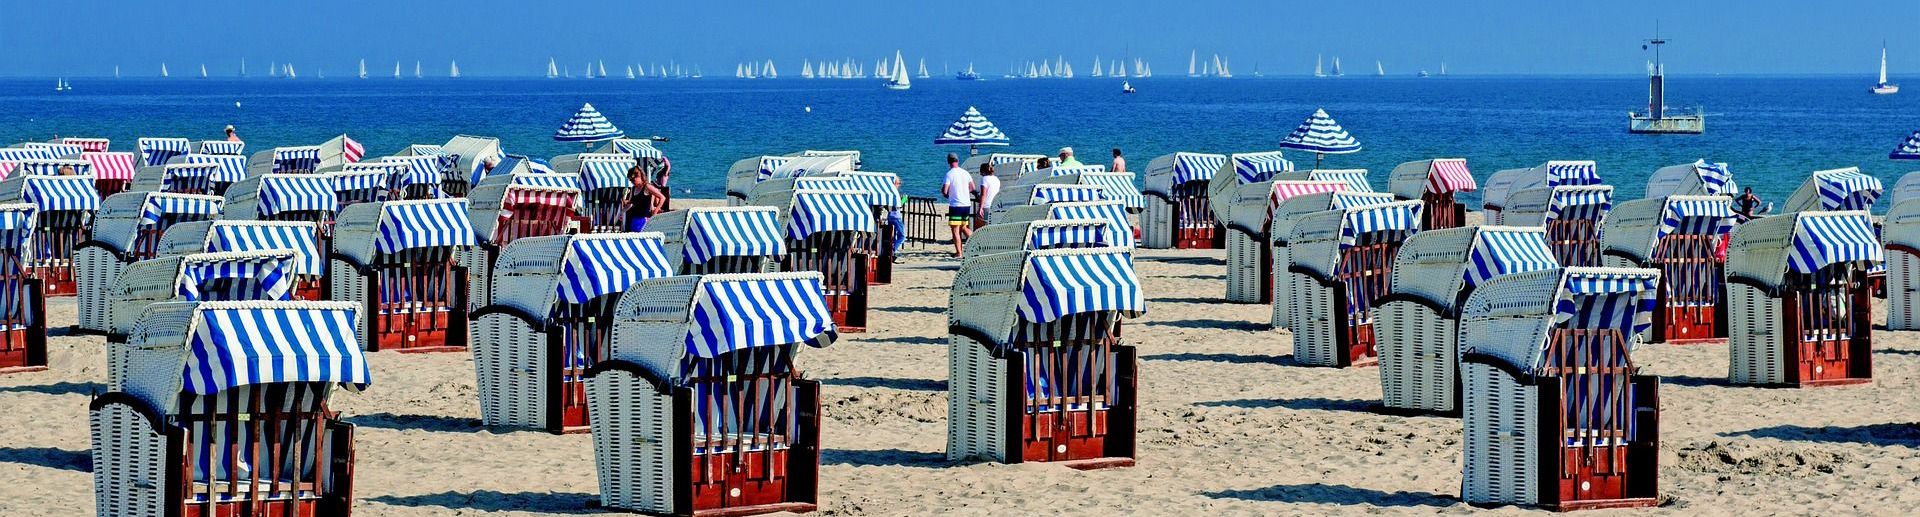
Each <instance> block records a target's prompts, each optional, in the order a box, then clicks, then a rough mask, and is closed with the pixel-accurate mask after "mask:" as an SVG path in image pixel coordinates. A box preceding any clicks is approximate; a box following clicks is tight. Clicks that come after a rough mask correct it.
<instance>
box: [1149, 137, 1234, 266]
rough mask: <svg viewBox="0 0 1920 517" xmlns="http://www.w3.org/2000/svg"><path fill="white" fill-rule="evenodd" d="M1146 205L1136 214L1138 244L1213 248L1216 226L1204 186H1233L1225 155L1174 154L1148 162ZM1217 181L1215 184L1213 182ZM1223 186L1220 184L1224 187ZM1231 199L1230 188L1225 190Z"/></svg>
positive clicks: (1217, 236) (1217, 227) (1156, 246)
mask: <svg viewBox="0 0 1920 517" xmlns="http://www.w3.org/2000/svg"><path fill="white" fill-rule="evenodd" d="M1146 170H1147V172H1146V188H1143V189H1141V193H1142V194H1145V195H1146V199H1145V203H1146V206H1145V207H1144V209H1143V210H1141V212H1140V245H1141V247H1145V248H1152V249H1168V248H1179V249H1213V248H1218V247H1220V244H1217V243H1216V241H1217V240H1218V239H1220V238H1221V237H1223V236H1221V235H1219V234H1220V230H1219V226H1220V224H1219V223H1218V222H1217V221H1216V220H1215V219H1214V217H1213V211H1212V210H1211V209H1210V207H1209V201H1208V200H1209V199H1210V198H1211V196H1210V194H1211V193H1212V192H1211V191H1210V189H1209V188H1208V187H1209V186H1210V185H1212V184H1215V183H1223V182H1224V183H1230V184H1233V185H1238V184H1239V182H1238V181H1237V180H1235V179H1234V178H1233V177H1229V178H1224V179H1222V178H1220V177H1219V176H1220V175H1221V174H1223V171H1225V172H1224V173H1225V174H1229V175H1231V174H1232V172H1230V169H1229V166H1228V164H1227V156H1226V155H1222V154H1205V153H1189V152H1177V153H1173V154H1167V155H1161V156H1159V157H1156V158H1154V159H1153V160H1152V161H1149V162H1147V169H1146ZM1216 180H1219V181H1216ZM1224 183H1223V184H1224ZM1229 195H1231V190H1229Z"/></svg>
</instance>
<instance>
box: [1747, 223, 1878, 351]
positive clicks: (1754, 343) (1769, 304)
mask: <svg viewBox="0 0 1920 517" xmlns="http://www.w3.org/2000/svg"><path fill="white" fill-rule="evenodd" d="M1730 238H1731V241H1730V242H1729V244H1728V246H1727V265H1726V267H1727V298H1728V307H1727V309H1728V315H1727V324H1728V327H1729V330H1730V332H1729V334H1731V336H1730V337H1729V340H1728V341H1729V344H1730V347H1729V348H1730V355H1731V357H1730V362H1731V364H1730V365H1729V367H1728V375H1727V376H1728V380H1730V381H1732V382H1734V383H1738V384H1759V385H1777V386H1801V387H1806V386H1821V385H1832V384H1856V383H1864V382H1869V381H1870V380H1871V378H1872V372H1873V362H1872V361H1873V358H1872V356H1871V355H1870V353H1871V352H1872V347H1873V336H1872V326H1871V324H1870V323H1871V319H1870V316H1869V314H1868V313H1869V310H1870V308H1871V306H1872V304H1871V300H1870V297H1871V296H1872V294H1871V292H1870V291H1871V289H1870V286H1868V284H1867V280H1866V275H1867V271H1868V270H1869V269H1871V268H1872V266H1873V265H1875V264H1878V263H1881V262H1883V261H1884V256H1885V253H1884V251H1883V250H1882V249H1881V247H1880V242H1879V239H1877V238H1876V237H1875V236H1874V232H1873V223H1872V221H1871V219H1870V218H1869V216H1868V215H1867V213H1866V212H1859V211H1852V212H1811V211H1810V212H1795V213H1789V214H1785V215H1781V216H1776V217H1766V218H1761V219H1756V220H1753V221H1749V222H1747V223H1745V224H1741V225H1740V226H1739V227H1738V228H1735V229H1734V230H1733V234H1732V236H1731V237H1730Z"/></svg>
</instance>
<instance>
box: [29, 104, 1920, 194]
mask: <svg viewBox="0 0 1920 517" xmlns="http://www.w3.org/2000/svg"><path fill="white" fill-rule="evenodd" d="M1871 79H1872V78H1871V77H1858V78H1855V77H1706V76H1700V77H1687V76H1682V77H1673V78H1670V79H1669V81H1668V91H1669V98H1668V103H1669V105H1671V106H1681V107H1691V106H1704V107H1705V108H1706V111H1707V113H1708V114H1709V117H1708V122H1707V132H1706V134H1704V135H1669V136H1647V135H1630V134H1627V132H1626V126H1627V120H1626V115H1627V112H1628V111H1629V110H1634V109H1640V108H1642V107H1643V106H1644V105H1645V102H1646V83H1645V79H1644V78H1638V77H1618V78H1591V77H1588V78H1578V77H1537V78H1526V77H1461V76H1453V77H1434V78H1425V79H1421V78H1413V77H1402V78H1370V77H1346V78H1337V79H1311V78H1304V77H1302V78H1266V79H1252V78H1245V79H1231V80H1221V79H1204V80H1201V79H1185V78H1152V79H1142V80H1135V81H1134V85H1135V86H1136V87H1137V88H1138V89H1139V93H1137V94H1133V95H1123V94H1121V93H1120V84H1119V81H1117V80H1110V79H1087V78H1083V79H1074V80H1003V79H993V80H988V81H977V82H973V81H955V80H950V79H938V78H936V79H927V80H920V81H916V82H914V85H913V89H912V90H908V91H889V90H885V89H884V88H882V87H881V84H880V82H879V81H877V80H802V79H778V80H739V79H713V78H709V79H701V80H658V79H641V80H627V79H594V80H582V79H552V80H549V79H485V78H464V79H398V80H396V79H389V78H375V79H366V80H356V79H340V78H333V79H306V78H303V79H298V80H283V79H270V78H252V79H231V78H230V79H181V78H176V79H169V80H161V79H109V78H92V79H88V78H78V79H71V80H70V83H71V84H72V85H73V87H74V90H73V91H68V92H54V91H53V84H54V80H53V79H34V80H27V79H6V80H0V142H8V143H11V142H19V141H27V140H47V139H50V138H53V137H55V136H104V137H109V138H112V139H113V146H114V148H115V150H131V149H132V147H133V143H134V139H135V138H136V137H139V136H175V137H186V138H191V139H212V138H218V137H220V136H221V134H220V130H221V128H222V127H223V126H225V125H227V124H233V125H234V126H236V127H237V128H238V131H239V133H240V135H241V136H242V137H243V138H245V139H246V140H247V142H248V146H249V149H250V150H259V149H265V148H268V147H273V146H289V145H308V144H315V143H319V142H321V141H323V140H325V139H327V138H330V137H332V136H334V135H337V134H340V133H347V134H350V135H351V136H352V137H353V138H355V139H357V140H359V141H360V142H362V143H364V144H366V146H367V148H368V151H369V152H370V153H372V154H374V155H384V154H390V153H394V152H397V151H399V150H400V149H402V148H404V146H406V145H407V144H414V143H442V142H445V141H446V140H447V139H448V137H450V136H452V135H455V134H472V135H488V136H497V137H499V138H501V139H502V140H503V141H504V143H505V146H506V148H507V150H508V152H512V153H518V154H528V155H533V156H541V157H550V156H553V155H558V154H565V153H570V152H577V151H578V150H579V149H580V147H579V146H578V145H577V144H564V143H559V142H554V141H553V140H552V138H551V137H552V134H553V131H554V129H556V128H557V127H559V126H560V124H561V123H562V122H564V121H565V120H566V119H567V117H568V116H569V115H570V114H572V113H573V111H574V110H575V109H577V108H579V107H580V104H581V103H583V102H584V103H592V104H593V105H594V106H595V107H597V108H598V109H599V110H600V111H601V112H602V113H604V114H606V116H607V117H608V118H609V119H610V120H612V121H613V122H614V123H615V124H616V125H618V126H620V127H621V128H622V129H624V130H625V131H626V132H627V134H629V135H633V136H651V135H658V136H663V137H668V138H670V139H671V140H672V141H671V142H667V143H663V144H660V147H661V148H662V149H664V150H665V151H666V152H667V153H668V156H670V157H671V158H672V159H673V161H674V165H675V175H674V176H675V177H674V188H675V190H676V191H680V192H681V193H680V195H692V196H700V197H718V196H720V195H722V192H723V188H724V185H723V184H724V180H723V179H722V178H723V176H724V174H725V173H726V170H727V168H728V167H729V166H730V165H731V164H732V163H733V161H735V160H737V159H740V158H745V157H748V156H755V155H761V154H785V153H789V152H794V151H799V150H802V149H859V150H861V151H862V152H863V159H864V162H865V167H866V168H867V169H869V170H879V171H892V172H898V173H900V174H901V175H902V176H903V177H904V178H905V179H906V181H907V185H906V189H907V191H908V193H909V194H915V195H931V194H936V193H937V192H938V186H937V184H936V183H937V178H938V177H939V174H940V173H941V172H942V171H943V170H944V168H945V164H944V163H943V161H942V159H943V157H944V156H945V154H946V153H948V152H960V153H962V154H964V153H965V149H963V148H953V147H941V146H935V145H933V143H932V141H933V138H934V137H935V136H937V135H938V134H940V132H941V131H942V130H943V129H945V127H946V126H947V125H948V124H949V123H950V122H952V121H953V120H954V119H955V118H957V117H958V116H959V115H960V114H961V112H963V111H965V110H966V108H967V107H968V106H978V107H979V109H980V110H981V112H983V113H984V114H986V116H987V117H988V118H989V119H991V120H992V121H993V122H994V123H996V124H997V125H998V126H999V127H1000V128H1001V129H1002V130H1003V131H1005V132H1006V133H1007V135H1008V136H1010V137H1011V138H1012V139H1013V144H1014V145H1012V146H1011V147H1007V148H1005V149H1006V150H1008V151H1013V152H1032V153H1043V154H1051V152H1052V151H1053V150H1055V149H1057V148H1059V147H1061V146H1073V147H1074V148H1075V149H1076V150H1077V151H1078V153H1079V155H1080V157H1082V159H1083V160H1084V161H1086V162H1088V163H1105V160H1106V157H1107V155H1108V150H1109V149H1111V148H1116V147H1117V148H1120V149H1122V150H1124V151H1125V152H1126V155H1127V157H1128V161H1129V163H1130V164H1131V165H1132V167H1133V168H1134V169H1135V170H1139V169H1142V168H1144V167H1145V165H1146V163H1147V161H1149V160H1151V159H1152V158H1153V157H1155V156H1158V155H1161V154H1165V153H1170V152H1174V151H1202V152H1244V151H1260V150H1272V149H1275V148H1276V147H1275V144H1276V143H1277V142H1278V141H1279V140H1280V138H1281V137H1283V136H1285V135H1286V134H1287V132H1288V131H1290V130H1291V129H1293V127H1294V126H1295V125H1297V124H1299V123H1300V121H1301V120H1302V119H1304V118H1305V117H1306V116H1307V115H1308V114H1310V113H1312V112H1313V110H1314V108H1325V109H1326V110H1327V111H1328V112H1329V113H1331V114H1332V115H1333V117H1334V118H1335V119H1337V120H1338V121H1339V122H1340V123H1341V124H1342V125H1343V126H1345V127H1346V129H1347V130H1348V131H1349V132H1351V133H1352V134H1353V135H1354V136H1355V137H1356V138H1358V139H1359V140H1360V142H1361V144H1362V145H1363V146H1364V147H1365V149H1364V150H1362V151H1361V152H1359V153H1355V154H1348V155H1340V156H1329V157H1327V159H1326V162H1325V164H1324V165H1323V167H1326V168H1364V169H1368V170H1369V171H1371V172H1372V175H1373V180H1374V184H1375V186H1376V188H1384V187H1385V176H1386V174H1387V172H1388V171H1389V170H1391V169H1392V168H1393V166H1394V165H1396V164H1398V163H1401V162H1404V161H1409V160H1417V159H1422V158H1431V157H1465V158H1467V159H1468V163H1469V164H1470V166H1471V168H1472V170H1473V171H1474V174H1475V175H1476V176H1478V177H1479V178H1481V179H1482V180H1483V181H1484V179H1485V178H1486V176H1487V175H1488V174H1491V173H1492V172H1494V171H1496V170H1500V169H1506V168H1514V167H1526V166H1532V165H1537V164H1539V163H1541V162H1544V161H1547V160H1553V159H1590V160H1595V161H1597V162H1599V166H1600V172H1601V175H1602V176H1603V177H1605V178H1606V180H1607V182H1608V183H1611V184H1613V185H1615V186H1617V187H1619V188H1620V197H1621V198H1623V199H1625V198H1637V197H1640V196H1641V195H1642V193H1643V192H1644V190H1643V189H1644V185H1645V183H1644V181H1645V178H1646V176H1647V174H1648V173H1650V172H1652V171H1653V170H1654V169H1655V168H1658V167H1660V166H1664V165H1671V164H1676V163H1685V162H1692V161H1693V160H1695V159H1699V158H1705V159H1707V160H1710V161H1723V162H1727V163H1729V164H1730V165H1731V167H1732V168H1733V170H1734V172H1735V174H1736V175H1737V177H1738V179H1739V180H1740V182H1741V183H1743V184H1746V185H1749V186H1753V187H1755V188H1756V190H1757V191H1758V192H1759V193H1760V194H1761V195H1762V196H1763V197H1765V198H1767V199H1770V200H1784V198H1785V196H1786V195H1787V194H1789V193H1790V192H1791V191H1792V189H1793V188H1795V186H1796V185H1798V184H1799V182H1800V181H1801V180H1802V179H1803V178H1805V177H1806V175H1807V173H1808V172H1810V171H1813V170H1818V169H1826V168H1836V167H1846V166H1858V167H1860V168H1861V169H1862V170H1865V171H1867V172H1869V173H1872V174H1874V175H1877V176H1879V177H1880V178H1881V179H1883V180H1885V181H1886V182H1887V183H1888V186H1889V188H1890V187H1891V186H1892V182H1893V181H1895V180H1897V179H1898V178H1899V176H1900V175H1901V174H1903V173H1905V172H1907V171H1908V170H1912V169H1920V166H1909V165H1907V164H1902V163H1898V162H1894V161H1891V160H1888V159H1887V152H1888V151H1889V150H1891V149H1892V148H1893V147H1894V146H1896V145H1897V144H1898V143H1899V142H1900V141H1901V140H1902V139H1903V138H1904V137H1905V136H1906V135H1907V134H1908V133H1909V132H1910V131H1912V130H1914V129H1916V128H1920V91H1914V92H1909V93H1904V94H1900V95H1893V96H1875V95H1870V94H1868V93H1867V91H1866V89H1867V86H1868V85H1869V83H1871V82H1872V81H1871ZM1292 157H1293V159H1294V160H1295V162H1296V163H1299V164H1301V166H1302V167H1303V168H1304V167H1307V166H1310V165H1311V164H1312V161H1313V157H1312V156H1310V155H1305V154H1294V155H1293V156H1292ZM1883 205H1884V203H1883Z"/></svg>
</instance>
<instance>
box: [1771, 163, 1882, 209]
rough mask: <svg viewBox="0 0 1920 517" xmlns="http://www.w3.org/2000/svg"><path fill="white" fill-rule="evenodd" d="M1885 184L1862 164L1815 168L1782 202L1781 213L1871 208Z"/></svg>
mask: <svg viewBox="0 0 1920 517" xmlns="http://www.w3.org/2000/svg"><path fill="white" fill-rule="evenodd" d="M1884 188H1885V187H1884V186H1883V185H1882V184H1881V183H1880V180H1878V179H1876V178H1874V177H1873V175H1871V174H1867V173H1865V172H1861V170H1860V168H1859V167H1845V168H1840V169H1828V170H1823V171H1814V172H1813V174H1808V175H1807V179H1805V180H1803V181H1801V182H1800V188H1798V189H1794V191H1793V195H1791V196H1787V202H1785V203H1781V204H1780V207H1781V212H1782V213H1785V212H1800V211H1808V210H1871V209H1872V208H1873V203H1874V201H1875V200H1878V199H1879V198H1880V194H1881V191H1882V190H1883V189H1884Z"/></svg>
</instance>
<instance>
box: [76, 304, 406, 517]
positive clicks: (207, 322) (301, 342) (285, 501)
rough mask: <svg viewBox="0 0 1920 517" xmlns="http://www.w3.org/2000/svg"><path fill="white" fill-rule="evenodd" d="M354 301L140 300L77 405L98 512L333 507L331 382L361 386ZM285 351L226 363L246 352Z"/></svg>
mask: <svg viewBox="0 0 1920 517" xmlns="http://www.w3.org/2000/svg"><path fill="white" fill-rule="evenodd" d="M355 309H356V306H354V305H353V304H350V303H337V302H174V303H165V304H159V305H156V306H154V310H152V311H150V312H149V314H148V317H147V318H145V319H143V320H142V321H141V324H140V325H139V327H138V328H139V330H137V331H135V332H134V334H133V336H132V341H131V342H130V343H129V344H128V345H127V349H126V350H125V351H124V355H125V361H126V364H124V365H123V367H122V368H120V369H118V370H117V371H115V375H116V378H114V379H112V382H111V385H112V388H111V391H109V392H108V393H106V394H104V395H101V396H98V397H95V398H94V399H93V401H92V403H91V404H90V407H89V410H90V418H89V420H90V423H91V431H92V432H91V434H92V442H93V452H92V459H93V488H94V493H95V495H94V497H95V499H94V501H95V504H96V505H97V506H98V507H99V513H100V515H114V516H137V517H164V516H175V515H185V516H195V515H197V516H221V515H274V516H281V517H321V516H344V515H349V514H350V513H351V506H352V493H353V490H352V489H353V463H354V445H353V424H349V423H346V422H345V421H343V420H341V419H340V415H339V414H338V413H336V412H334V411H333V410H331V409H330V408H329V407H328V403H327V401H328V398H329V395H330V394H331V392H332V386H333V385H334V384H341V385H344V386H347V387H349V388H350V389H356V390H357V389H360V388H363V387H365V386H366V385H367V383H368V382H369V380H370V377H369V375H368V373H367V366H366V360H365V358H364V357H362V356H361V354H360V348H359V344H358V343H356V342H355V341H354V336H353V325H354V320H355V319H356V318H357V317H358V316H357V313H356V311H355ZM262 349H272V350H278V351H282V352H281V353H282V354H283V355H282V356H281V358H282V359H285V360H257V361H240V362H237V363H234V364H222V363H221V362H220V361H222V360H224V359H226V358H231V357H251V354H254V353H256V352H255V351H256V350H262Z"/></svg>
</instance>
